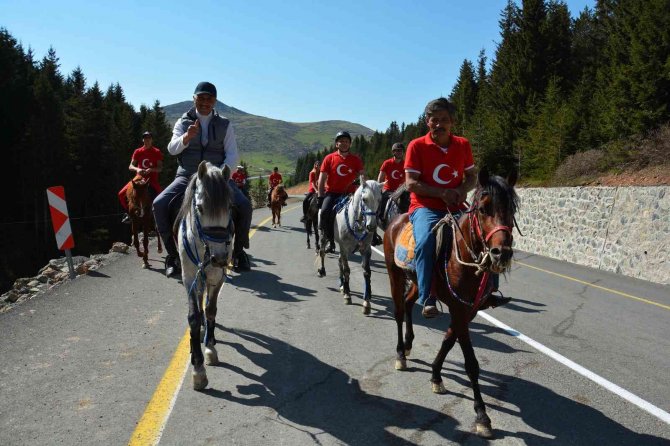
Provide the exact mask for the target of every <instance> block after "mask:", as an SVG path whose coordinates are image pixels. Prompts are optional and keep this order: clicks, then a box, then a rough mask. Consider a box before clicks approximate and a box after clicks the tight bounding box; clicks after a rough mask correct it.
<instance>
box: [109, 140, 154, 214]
mask: <svg viewBox="0 0 670 446" xmlns="http://www.w3.org/2000/svg"><path fill="white" fill-rule="evenodd" d="M142 141H143V142H144V145H143V146H142V147H140V148H139V149H135V151H134V152H133V155H132V156H131V158H130V165H129V166H128V170H130V171H131V172H133V175H142V176H145V177H149V185H150V186H151V189H150V190H152V191H153V194H152V196H153V197H155V196H156V195H158V194H160V193H161V191H162V190H163V188H161V185H160V183H159V182H158V172H160V171H161V170H163V154H162V153H161V151H160V150H159V149H157V148H156V147H154V146H153V136H152V135H151V132H149V131H146V132H144V133H143V134H142ZM129 187H130V181H129V182H128V183H126V185H125V186H123V189H121V190H120V191H119V201H120V202H121V206H122V207H123V209H125V210H126V214H125V215H124V216H123V219H122V220H121V221H122V222H123V223H130V216H129V215H128V197H127V196H126V192H127V191H128V188H129Z"/></svg>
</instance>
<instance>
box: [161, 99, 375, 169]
mask: <svg viewBox="0 0 670 446" xmlns="http://www.w3.org/2000/svg"><path fill="white" fill-rule="evenodd" d="M192 104H193V103H192V102H191V101H185V102H179V103H177V104H172V105H167V106H164V107H163V111H164V112H165V114H166V116H167V120H168V121H169V123H170V125H174V123H175V121H176V120H177V119H178V118H179V117H180V116H181V115H182V114H183V113H184V112H185V111H187V110H188V109H189V108H190V107H191V106H192ZM216 110H217V111H218V112H219V113H220V114H221V115H223V116H225V117H227V118H228V119H230V120H231V122H232V123H233V125H234V126H235V135H236V136H237V145H238V147H239V149H240V153H241V154H242V159H243V160H244V161H245V162H246V163H248V164H249V167H250V170H251V173H256V172H257V171H259V170H268V169H272V167H274V166H278V167H279V168H280V170H281V171H284V172H292V171H293V169H294V167H295V161H296V159H297V158H298V157H300V156H304V155H305V154H306V153H308V152H311V151H314V150H319V149H322V148H323V147H324V146H329V145H330V144H332V142H333V137H334V136H335V134H336V133H337V132H338V131H340V130H347V131H348V132H349V133H351V135H352V136H353V137H356V136H357V135H365V136H371V135H372V133H373V131H372V130H371V129H369V128H367V127H365V126H362V125H360V124H355V123H352V122H348V121H321V122H306V123H295V122H287V121H281V120H278V119H271V118H266V117H263V116H256V115H252V114H250V113H246V112H244V111H242V110H238V109H236V108H234V107H229V106H228V105H226V104H224V103H223V102H219V101H217V104H216Z"/></svg>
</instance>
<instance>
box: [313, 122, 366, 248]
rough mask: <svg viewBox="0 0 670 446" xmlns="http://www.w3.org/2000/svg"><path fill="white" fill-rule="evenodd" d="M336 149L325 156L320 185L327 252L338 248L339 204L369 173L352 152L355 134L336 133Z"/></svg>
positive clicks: (320, 200)
mask: <svg viewBox="0 0 670 446" xmlns="http://www.w3.org/2000/svg"><path fill="white" fill-rule="evenodd" d="M335 148H336V149H337V150H336V151H335V152H333V153H330V154H328V155H326V157H325V158H324V159H323V162H322V163H321V173H320V174H319V182H318V184H317V196H318V197H319V198H318V199H319V207H320V208H321V215H320V216H319V225H320V228H321V230H322V231H323V234H324V237H325V238H326V240H328V242H329V243H328V248H327V249H326V252H334V251H335V241H334V240H335V234H334V232H335V231H334V224H335V209H334V207H335V203H336V202H337V200H338V199H339V198H340V197H342V196H343V195H345V194H348V193H352V192H355V191H356V186H355V185H354V184H353V183H354V181H355V180H356V179H357V178H358V177H359V176H364V175H365V172H364V171H363V161H361V159H360V158H359V157H358V156H356V155H354V154H353V153H350V152H349V149H350V148H351V135H350V134H349V133H348V132H344V131H342V132H339V133H338V134H337V135H335ZM324 243H325V241H324Z"/></svg>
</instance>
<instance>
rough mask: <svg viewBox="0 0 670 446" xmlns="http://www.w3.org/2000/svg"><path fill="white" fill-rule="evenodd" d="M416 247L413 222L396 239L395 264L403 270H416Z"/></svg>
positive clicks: (408, 223)
mask: <svg viewBox="0 0 670 446" xmlns="http://www.w3.org/2000/svg"><path fill="white" fill-rule="evenodd" d="M414 247H415V242H414V226H412V223H411V222H407V224H406V225H405V227H404V228H403V229H402V231H401V232H400V234H398V238H397V239H396V245H395V251H394V253H393V259H394V260H395V264H396V265H398V266H399V267H400V268H403V269H410V270H412V271H414V270H416V262H415V259H414Z"/></svg>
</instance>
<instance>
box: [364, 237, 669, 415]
mask: <svg viewBox="0 0 670 446" xmlns="http://www.w3.org/2000/svg"><path fill="white" fill-rule="evenodd" d="M372 250H373V251H375V252H376V253H377V254H379V255H380V256H382V257H384V253H383V252H381V251H380V250H379V249H377V248H375V247H372ZM477 316H481V317H483V318H484V319H486V320H487V321H489V322H490V323H491V324H493V325H495V326H496V327H499V328H502V329H503V330H505V331H506V332H507V333H508V334H509V335H511V336H514V337H515V338H517V339H519V340H520V341H523V342H525V343H526V344H528V345H530V346H531V347H533V348H534V349H536V350H538V351H539V352H541V353H544V354H545V355H547V356H549V357H550V358H551V359H553V360H555V361H558V362H560V363H561V364H563V365H564V366H567V367H569V368H571V369H572V370H574V371H575V372H577V373H579V374H580V375H582V376H583V377H585V378H588V379H590V380H591V381H593V382H594V383H596V384H598V385H599V386H601V387H604V388H605V389H607V390H609V391H610V392H612V393H614V394H616V395H619V396H620V397H621V398H623V399H625V400H626V401H628V402H631V403H633V404H635V405H636V406H637V407H639V408H640V409H642V410H644V411H646V412H648V413H650V414H651V415H653V416H655V417H656V418H658V419H660V420H661V421H665V422H666V423H668V424H670V413H668V412H666V411H664V410H663V409H661V408H659V407H656V406H654V405H653V404H651V403H650V402H648V401H646V400H643V399H642V398H640V397H639V396H637V395H635V394H633V393H631V392H629V391H628V390H626V389H624V388H623V387H620V386H618V385H616V384H614V383H613V382H611V381H608V380H607V379H605V378H603V377H602V376H600V375H598V374H596V373H593V372H592V371H590V370H588V369H587V368H585V367H582V366H581V365H579V364H577V363H576V362H574V361H572V360H570V359H568V358H566V357H565V356H563V355H561V354H560V353H557V352H555V351H553V350H552V349H550V348H549V347H547V346H545V345H544V344H541V343H539V342H537V341H536V340H534V339H532V338H529V337H528V336H526V335H525V334H523V333H521V332H519V331H518V330H515V329H513V328H512V327H510V326H508V325H505V324H504V323H502V322H500V321H499V320H498V319H496V318H494V317H493V316H490V315H489V314H487V313H485V312H483V311H480V312H479V313H477Z"/></svg>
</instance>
